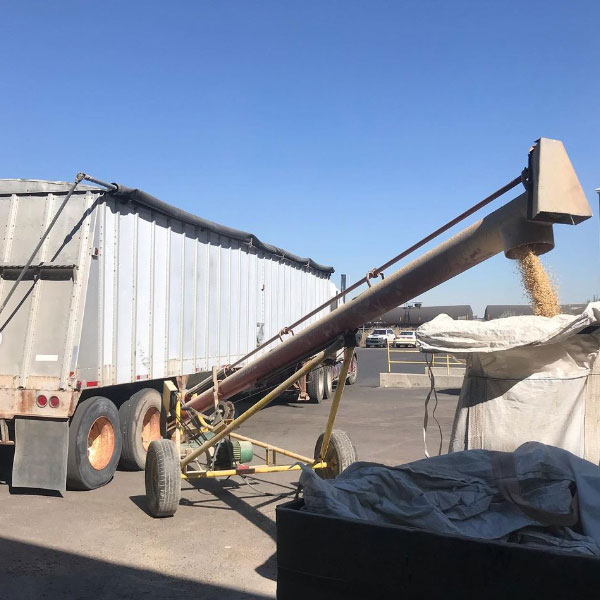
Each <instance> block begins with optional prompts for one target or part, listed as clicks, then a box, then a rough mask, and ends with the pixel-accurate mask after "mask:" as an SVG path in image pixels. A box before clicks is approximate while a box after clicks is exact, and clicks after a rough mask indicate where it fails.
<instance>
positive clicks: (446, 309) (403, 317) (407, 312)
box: [377, 304, 473, 327]
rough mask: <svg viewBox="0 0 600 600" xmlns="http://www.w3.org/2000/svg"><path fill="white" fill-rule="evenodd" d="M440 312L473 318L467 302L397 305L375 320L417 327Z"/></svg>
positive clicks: (461, 318)
mask: <svg viewBox="0 0 600 600" xmlns="http://www.w3.org/2000/svg"><path fill="white" fill-rule="evenodd" d="M442 314H444V315H448V316H450V317H452V318H453V319H460V320H465V321H470V320H472V319H473V310H472V309H471V307H470V306H469V305H468V304H459V305H455V306H398V307H397V308H393V309H392V310H390V311H388V312H386V313H385V314H384V315H382V316H381V317H380V319H378V321H377V322H378V323H381V324H382V325H398V326H400V327H418V326H419V325H422V324H423V323H427V321H431V320H432V319H435V317H437V316H438V315H442Z"/></svg>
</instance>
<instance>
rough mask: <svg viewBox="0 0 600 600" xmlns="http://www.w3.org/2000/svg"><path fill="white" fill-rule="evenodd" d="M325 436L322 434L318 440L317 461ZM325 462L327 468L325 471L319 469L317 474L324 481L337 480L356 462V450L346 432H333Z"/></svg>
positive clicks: (337, 430) (338, 430)
mask: <svg viewBox="0 0 600 600" xmlns="http://www.w3.org/2000/svg"><path fill="white" fill-rule="evenodd" d="M324 435H325V433H322V434H321V435H320V436H319V439H318V440H317V444H316V446H315V459H317V458H319V455H320V454H321V446H322V444H323V436H324ZM325 462H327V466H326V467H325V468H324V469H317V473H318V474H319V475H320V476H321V477H322V478H323V479H335V478H336V477H337V476H338V475H339V474H340V473H341V472H342V471H344V470H345V469H347V468H348V467H349V466H350V465H351V464H352V463H353V462H356V449H355V448H354V444H353V443H352V442H351V441H350V438H349V437H348V434H347V433H346V432H345V431H342V430H341V429H334V430H333V431H332V432H331V437H330V438H329V446H328V448H327V454H326V455H325Z"/></svg>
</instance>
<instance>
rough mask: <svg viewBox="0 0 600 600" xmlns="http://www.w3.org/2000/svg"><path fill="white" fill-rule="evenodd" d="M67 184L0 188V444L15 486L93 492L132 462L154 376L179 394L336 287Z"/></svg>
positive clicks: (160, 212) (122, 195) (151, 424)
mask: <svg viewBox="0 0 600 600" xmlns="http://www.w3.org/2000/svg"><path fill="white" fill-rule="evenodd" d="M71 188H72V185H71V184H69V183H64V182H51V181H38V180H22V179H5V180H0V228H1V232H2V234H1V236H0V334H1V340H0V443H1V444H14V445H15V457H14V463H13V474H12V485H13V486H14V487H35V488H44V489H54V490H64V489H65V488H66V485H67V484H68V485H69V486H71V487H73V488H79V489H92V488H95V487H98V486H100V485H103V484H105V483H107V482H108V481H109V480H110V479H111V478H112V476H113V474H114V471H115V469H116V468H117V464H118V463H119V461H120V463H121V465H122V466H123V467H125V468H129V469H141V468H143V466H144V462H145V455H146V449H147V447H148V445H149V443H150V441H151V440H152V439H155V438H159V437H160V393H159V392H158V391H157V390H161V389H162V384H163V381H164V380H165V379H169V378H178V382H179V385H180V386H183V387H185V384H186V377H187V376H189V375H192V374H202V373H204V374H208V373H209V372H210V371H211V370H212V368H213V366H217V367H223V366H225V365H228V364H232V363H235V362H236V361H238V360H239V359H241V358H243V357H244V356H245V355H246V354H247V353H248V352H250V351H252V350H254V349H255V348H256V347H257V345H260V343H261V342H262V341H263V340H265V339H268V338H270V337H271V336H273V335H276V334H277V333H278V332H279V331H280V330H281V329H282V328H283V327H285V326H286V325H288V324H290V323H291V322H293V321H295V320H296V319H298V318H299V317H301V316H302V315H304V314H306V313H308V312H309V311H311V310H312V309H314V308H315V307H317V306H319V305H321V304H323V303H325V302H326V301H327V300H328V299H329V298H331V297H332V296H334V295H335V293H336V289H335V286H334V285H333V283H332V282H331V281H330V276H331V273H332V272H333V269H332V268H330V267H324V266H322V265H319V264H317V263H315V262H314V261H312V260H310V259H305V258H301V257H298V256H295V255H292V254H290V253H288V252H285V251H283V250H281V249H279V248H276V247H273V246H270V245H268V244H264V243H262V242H261V241H260V240H259V239H258V238H257V237H256V236H254V235H252V234H248V233H245V232H242V231H237V230H234V229H231V228H228V227H222V226H220V225H217V224H215V223H211V222H209V221H206V220H203V219H200V218H198V217H196V216H194V215H191V214H189V213H186V212H184V211H181V210H179V209H177V208H175V207H172V206H170V205H168V204H165V203H163V202H161V201H160V200H157V199H156V198H153V197H152V196H148V195H147V194H145V193H143V192H140V191H139V190H128V189H127V188H122V187H120V188H118V189H115V190H113V192H111V193H108V192H104V190H100V189H98V188H96V187H90V186H83V185H79V186H78V187H77V188H76V189H74V191H73V190H71ZM70 191H72V192H73V193H72V195H70V196H69V193H70ZM66 198H68V200H67V201H66V203H64V201H65V199H66ZM63 203H64V207H62V205H63ZM61 208H62V210H61ZM57 214H58V218H57V219H56V221H55V224H53V219H54V217H55V216H56V215H57ZM49 228H50V232H49V234H48V235H47V237H46V238H45V239H44V241H43V243H42V245H41V246H40V249H39V251H38V252H37V253H36V254H35V256H33V260H32V262H31V264H28V261H29V259H30V258H31V257H32V252H33V250H34V249H35V247H36V245H37V244H38V243H39V242H40V241H41V240H42V239H43V236H44V233H45V232H47V231H48V229H49ZM7 299H8V301H7ZM328 310H329V309H325V310H324V311H321V312H320V313H319V314H317V315H315V316H314V317H312V319H309V320H308V321H307V322H306V323H304V324H303V325H302V326H299V327H298V330H299V329H301V328H302V327H306V326H308V325H310V324H311V323H312V322H314V321H315V320H317V319H318V318H319V317H320V316H322V314H323V313H324V312H327V311H328ZM265 351H267V350H262V351H261V352H265Z"/></svg>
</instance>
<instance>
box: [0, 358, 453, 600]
mask: <svg viewBox="0 0 600 600" xmlns="http://www.w3.org/2000/svg"><path fill="white" fill-rule="evenodd" d="M358 352H359V379H358V383H357V384H356V385H354V386H349V387H347V388H346V391H345V393H344V398H343V401H342V404H341V407H340V412H339V416H338V420H337V425H336V427H337V428H339V429H343V430H345V431H346V432H347V433H348V434H349V436H350V438H351V439H352V440H353V443H354V445H355V446H356V450H357V454H358V458H359V459H360V460H368V461H374V462H380V463H386V464H400V463H404V462H408V461H412V460H416V459H419V458H422V457H423V456H424V454H423V436H422V425H423V402H424V399H425V394H426V390H419V389H417V390H415V389H382V388H379V387H377V386H378V383H379V371H380V370H387V359H386V354H385V350H374V349H359V351H358ZM415 368H420V369H421V368H422V367H418V366H416V365H415ZM418 372H421V371H420V370H419V371H418ZM457 398H458V396H457V390H447V391H445V392H443V393H440V394H439V406H438V408H437V411H436V415H437V418H438V420H439V422H440V425H441V429H442V432H443V435H444V441H443V450H444V451H445V450H446V449H447V444H448V437H449V433H450V426H451V422H452V417H453V414H454V409H455V406H456V400H457ZM329 407H330V401H324V402H322V403H321V404H319V405H313V404H300V403H297V402H294V401H293V398H290V397H283V398H281V399H280V400H279V401H277V402H276V403H275V404H273V405H271V406H269V407H267V408H266V409H264V410H262V411H261V412H260V413H258V414H257V415H256V416H255V417H253V418H252V419H250V420H249V421H248V422H247V423H246V424H245V425H244V426H243V428H242V429H241V430H240V432H241V433H245V434H246V435H248V436H250V437H253V438H259V439H263V440H266V441H269V442H270V443H272V444H276V445H280V446H283V447H286V448H289V449H290V450H295V451H296V452H300V453H303V454H308V455H312V453H313V449H314V445H315V441H316V439H317V437H318V435H319V434H320V432H321V431H322V430H323V428H324V426H325V422H326V419H327V414H328V411H329ZM430 423H433V422H432V421H431V420H430ZM428 442H429V449H430V453H435V451H437V447H438V444H439V432H438V430H437V428H436V426H435V423H433V424H432V425H430V430H429V437H428ZM2 450H3V452H2V453H1V454H0V459H2V460H3V467H4V475H2V476H3V477H4V483H1V484H0V506H1V507H2V509H1V513H0V575H1V578H2V579H1V581H0V599H2V600H3V599H4V598H6V599H9V598H10V599H11V600H14V599H20V598H32V599H33V598H35V599H37V598H46V599H49V600H55V599H58V598H60V599H67V598H69V599H72V598H88V597H94V599H95V600H99V599H104V598H106V599H108V598H110V599H113V598H123V599H133V598H148V599H158V598H161V599H164V598H174V597H182V596H185V597H198V598H203V599H211V598H224V597H226V598H231V599H234V600H235V599H238V598H239V599H241V598H273V597H274V596H275V588H276V555H275V549H276V546H275V538H276V528H275V507H276V506H277V505H278V504H279V503H281V502H285V501H287V500H289V499H291V497H292V495H293V494H294V491H295V483H296V481H297V477H298V476H297V473H293V472H292V473H285V474H280V475H275V474H272V475H261V476H256V477H253V478H251V479H247V480H242V479H241V478H239V477H233V478H230V479H227V480H222V481H206V480H204V481H202V482H197V483H195V484H194V485H191V484H190V483H184V485H183V494H182V501H181V504H180V506H179V509H178V511H177V513H176V514H175V516H174V517H172V518H168V519H161V520H157V519H153V518H152V517H150V516H149V515H148V514H147V513H146V511H145V498H144V474H143V473H139V472H124V471H119V472H117V474H116V476H115V478H114V480H113V481H112V482H111V483H109V484H108V485H107V486H105V487H103V488H100V489H98V490H94V491H91V492H71V491H68V492H66V493H64V494H63V495H62V496H61V495H58V494H49V493H48V494H41V493H39V492H38V493H35V492H21V493H16V492H15V491H14V490H13V491H12V492H11V490H10V487H9V485H8V481H7V480H8V479H9V470H10V450H9V449H7V448H3V449H2Z"/></svg>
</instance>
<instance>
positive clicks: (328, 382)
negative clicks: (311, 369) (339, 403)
mask: <svg viewBox="0 0 600 600" xmlns="http://www.w3.org/2000/svg"><path fill="white" fill-rule="evenodd" d="M332 396H333V373H332V370H331V367H328V366H325V367H323V398H326V399H329V398H331V397H332Z"/></svg>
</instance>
